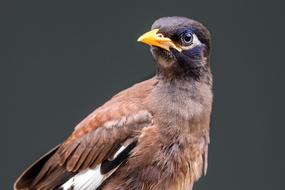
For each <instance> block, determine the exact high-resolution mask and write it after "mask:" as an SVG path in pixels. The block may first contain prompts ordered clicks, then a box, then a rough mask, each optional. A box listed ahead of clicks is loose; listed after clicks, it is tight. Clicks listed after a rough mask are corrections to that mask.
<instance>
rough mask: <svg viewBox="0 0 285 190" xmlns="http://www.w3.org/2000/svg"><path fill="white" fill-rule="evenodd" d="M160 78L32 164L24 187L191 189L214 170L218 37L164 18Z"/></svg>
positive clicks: (130, 92) (157, 44)
mask: <svg viewBox="0 0 285 190" xmlns="http://www.w3.org/2000/svg"><path fill="white" fill-rule="evenodd" d="M138 41H140V42H142V43H145V44H148V45H150V49H151V53H152V55H153V57H154V60H155V63H156V65H157V73H156V75H155V76H154V77H153V78H151V79H149V80H147V81H144V82H141V83H138V84H136V85H134V86H132V87H130V88H128V89H126V90H124V91H122V92H120V93H118V94H117V95H115V96H114V97H113V98H111V99H110V100H109V101H108V102H106V103H105V104H104V105H102V106H101V107H99V108H97V109H96V110H95V111H94V112H93V113H91V114H90V115H89V116H88V117H87V118H85V119H84V120H83V121H82V122H80V123H79V124H78V125H77V126H76V127H75V130H74V131H73V133H72V134H71V135H70V136H69V138H67V139H66V140H65V141H64V142H63V143H62V144H60V145H58V146H57V147H55V148H54V149H52V150H51V151H50V152H48V153H47V154H46V155H44V156H43V157H41V158H40V159H39V160H38V161H36V162H35V163H34V164H33V165H32V166H30V167H29V168H28V169H27V170H26V171H25V172H24V173H23V174H22V175H21V176H20V177H19V179H18V180H17V181H16V182H15V184H14V188H15V189H16V190H24V189H29V190H50V189H64V190H67V189H69V190H191V189H192V187H193V183H194V182H195V181H196V180H198V179H199V177H200V176H201V175H203V174H205V173H206V170H207V155H208V144H209V123H210V114H211V107H212V96H213V95H212V74H211V70H210V65H209V53H210V33H209V31H208V30H207V29H206V27H204V26H203V25H202V24H201V23H199V22H197V21H194V20H191V19H188V18H184V17H164V18H160V19H158V20H156V21H155V22H154V24H153V25H152V28H151V31H150V32H147V33H145V34H143V35H142V36H141V37H139V39H138Z"/></svg>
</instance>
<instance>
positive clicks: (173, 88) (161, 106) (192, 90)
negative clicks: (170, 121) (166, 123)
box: [152, 79, 212, 121]
mask: <svg viewBox="0 0 285 190" xmlns="http://www.w3.org/2000/svg"><path fill="white" fill-rule="evenodd" d="M158 80H159V82H158V84H157V85H156V87H155V88H154V89H153V91H152V97H153V100H154V101H153V104H155V105H156V106H155V109H156V112H157V113H159V114H160V115H162V116H166V117H165V118H169V117H170V118H171V117H172V118H175V119H183V120H185V121H188V120H191V119H193V118H194V117H199V116H200V115H202V114H203V113H204V112H205V111H207V110H209V109H211V104H212V86H211V85H209V84H208V83H205V82H201V81H196V80H180V79H176V80H164V79H158Z"/></svg>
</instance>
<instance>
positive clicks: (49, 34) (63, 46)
mask: <svg viewBox="0 0 285 190" xmlns="http://www.w3.org/2000/svg"><path fill="white" fill-rule="evenodd" d="M284 7H285V6H284V1H282V0H271V1H265V0H239V1H237V0H236V1H232V0H215V1H212V0H208V1H206V0H199V1H197V0H196V1H194V0H187V1H174V0H172V1H166V0H163V1H146V0H144V1H107V0H106V1H92V2H88V3H87V2H83V1H80V2H79V1H78V2H76V3H74V2H70V1H69V2H62V1H57V2H55V3H52V2H50V1H48V2H47V1H46V2H43V1H41V2H40V1H35V2H27V1H19V2H15V1H8V2H6V3H5V2H4V1H1V3H0V24H1V25H0V26H1V29H0V65H1V68H0V88H1V89H0V105H1V106H0V122H1V127H0V129H1V133H0V135H1V136H0V150H1V154H0V168H1V172H0V189H12V184H13V182H14V180H15V179H16V177H18V175H19V174H20V173H21V172H22V171H23V170H24V169H25V168H26V167H28V166H29V165H30V164H31V163H32V162H33V161H35V160H36V159H38V158H39V157H40V156H41V155H42V154H44V153H45V152H47V151H48V150H49V149H51V148H52V147H54V146H55V145H57V144H59V143H61V142H62V141H63V140H64V139H65V138H66V137H67V136H68V135H69V134H70V133H71V132H72V130H73V127H74V126H75V125H76V124H77V123H78V122H79V121H81V120H82V119H83V118H84V117H85V116H86V115H88V114H89V113H90V112H91V111H93V110H94V109H95V108H96V107H98V106H100V105H101V104H102V103H104V102H105V101H106V100H108V99H109V98H110V97H111V96H113V95H114V94H115V93H117V92H118V91H120V90H122V89H125V88H127V87H129V86H130V85H132V84H134V83H137V82H140V81H142V80H145V79H147V78H149V77H151V76H152V75H153V74H154V72H155V66H154V64H153V60H152V56H151V54H150V52H149V48H148V47H147V46H146V45H142V44H139V43H137V42H136V39H137V37H138V36H139V35H140V34H142V33H143V32H145V31H148V30H149V28H150V26H151V24H152V23H153V21H154V20H156V19H157V18H159V17H162V16H173V15H178V16H180V15H181V16H186V17H190V18H193V19H196V20H199V21H201V22H202V23H204V24H205V25H206V26H207V27H208V28H209V30H210V31H211V33H212V38H213V49H212V56H211V65H212V70H213V74H214V83H215V84H214V95H215V97H214V109H213V114H212V123H211V145H210V153H209V169H208V175H207V176H206V177H204V178H202V179H201V180H200V181H199V182H198V183H197V184H196V186H195V188H194V189H195V190H209V189H219V190H229V189H231V190H240V189H248V190H252V189H259V190H268V189H274V190H281V189H284V184H283V183H284V177H285V174H284V170H285V163H284V162H285V148H284V145H285V143H284V139H285V125H284V121H283V119H284V118H283V117H284V113H285V112H284V106H285V104H284V96H285V89H284V82H285V75H284V69H285V63H284V54H285V52H284V50H285V46H284V42H285V40H284V34H285V25H284V18H285V13H284ZM282 187H283V188H282Z"/></svg>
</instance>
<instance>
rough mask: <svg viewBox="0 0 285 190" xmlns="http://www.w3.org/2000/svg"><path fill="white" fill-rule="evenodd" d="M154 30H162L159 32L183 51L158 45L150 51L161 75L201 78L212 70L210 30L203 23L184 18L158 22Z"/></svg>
mask: <svg viewBox="0 0 285 190" xmlns="http://www.w3.org/2000/svg"><path fill="white" fill-rule="evenodd" d="M152 29H159V33H161V34H163V36H164V37H167V38H170V39H171V40H172V42H173V43H174V44H175V45H176V46H177V47H179V48H181V49H182V51H181V52H180V51H178V50H176V49H174V48H170V51H167V50H164V49H162V48H160V47H155V46H153V47H152V48H151V52H152V54H153V56H154V58H155V60H156V62H157V63H158V65H159V68H160V70H161V72H164V74H169V75H171V76H173V75H179V76H183V77H184V76H185V77H187V76H189V77H192V78H195V79H199V78H200V76H201V75H202V74H203V72H205V69H206V68H208V67H209V66H208V57H209V52H210V33H209V31H208V30H207V29H206V28H205V27H204V26H203V25H202V24H201V23H199V22H197V21H194V20H190V19H188V18H183V17H165V18H161V19H158V20H157V21H155V22H154V24H153V25H152Z"/></svg>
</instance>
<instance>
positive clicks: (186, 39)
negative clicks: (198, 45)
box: [181, 32, 193, 46]
mask: <svg viewBox="0 0 285 190" xmlns="http://www.w3.org/2000/svg"><path fill="white" fill-rule="evenodd" d="M181 41H182V44H183V45H186V46H189V45H191V44H192V43H193V34H192V33H190V32H185V33H183V34H182V35H181Z"/></svg>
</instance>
